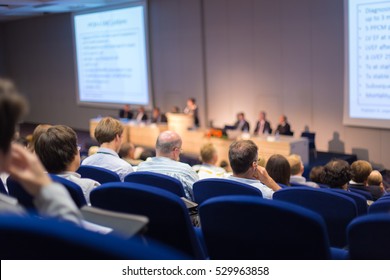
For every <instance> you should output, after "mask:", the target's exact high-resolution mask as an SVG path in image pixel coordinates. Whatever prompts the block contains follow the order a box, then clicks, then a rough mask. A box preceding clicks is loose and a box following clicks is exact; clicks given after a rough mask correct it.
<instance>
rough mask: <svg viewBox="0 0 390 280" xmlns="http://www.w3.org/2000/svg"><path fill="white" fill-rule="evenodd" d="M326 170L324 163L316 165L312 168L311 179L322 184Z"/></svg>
mask: <svg viewBox="0 0 390 280" xmlns="http://www.w3.org/2000/svg"><path fill="white" fill-rule="evenodd" d="M323 172H324V167H323V166H322V165H318V166H314V167H313V168H312V169H311V170H310V174H309V177H310V181H312V182H315V183H318V184H322V173H323Z"/></svg>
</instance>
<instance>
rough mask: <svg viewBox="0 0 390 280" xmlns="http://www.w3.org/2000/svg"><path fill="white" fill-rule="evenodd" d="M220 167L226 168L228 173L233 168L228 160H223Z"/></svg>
mask: <svg viewBox="0 0 390 280" xmlns="http://www.w3.org/2000/svg"><path fill="white" fill-rule="evenodd" d="M219 167H221V168H223V169H225V171H226V172H227V173H231V172H232V168H231V167H230V164H229V162H227V161H226V160H221V162H220V163H219Z"/></svg>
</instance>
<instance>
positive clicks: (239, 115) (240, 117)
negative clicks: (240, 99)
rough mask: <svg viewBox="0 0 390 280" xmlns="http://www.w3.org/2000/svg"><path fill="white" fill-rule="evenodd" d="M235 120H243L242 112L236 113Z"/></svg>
mask: <svg viewBox="0 0 390 280" xmlns="http://www.w3.org/2000/svg"><path fill="white" fill-rule="evenodd" d="M237 120H239V121H242V120H245V115H244V113H243V112H240V113H238V114H237Z"/></svg>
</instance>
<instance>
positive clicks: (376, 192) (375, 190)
mask: <svg viewBox="0 0 390 280" xmlns="http://www.w3.org/2000/svg"><path fill="white" fill-rule="evenodd" d="M367 185H368V189H369V190H370V193H371V195H372V199H373V200H378V199H379V198H381V197H382V196H383V195H384V194H385V187H384V186H383V177H382V174H381V173H380V172H379V171H378V170H373V171H371V173H370V175H369V176H368V178H367Z"/></svg>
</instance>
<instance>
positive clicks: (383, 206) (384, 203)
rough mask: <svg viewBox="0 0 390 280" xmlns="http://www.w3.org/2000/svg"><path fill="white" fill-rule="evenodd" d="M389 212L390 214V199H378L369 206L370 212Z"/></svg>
mask: <svg viewBox="0 0 390 280" xmlns="http://www.w3.org/2000/svg"><path fill="white" fill-rule="evenodd" d="M377 213H388V214H390V199H387V198H386V199H378V200H377V201H375V202H374V203H373V204H371V205H370V207H368V214H377Z"/></svg>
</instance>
